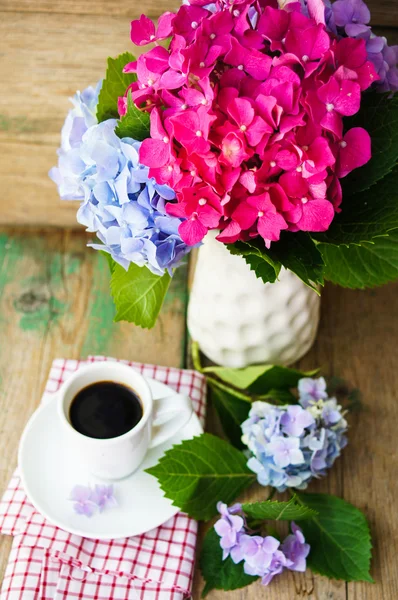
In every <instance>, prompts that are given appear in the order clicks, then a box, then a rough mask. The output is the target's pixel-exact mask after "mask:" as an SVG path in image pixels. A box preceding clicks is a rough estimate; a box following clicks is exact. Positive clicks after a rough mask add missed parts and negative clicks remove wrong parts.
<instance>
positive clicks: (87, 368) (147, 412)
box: [57, 361, 153, 446]
mask: <svg viewBox="0 0 398 600" xmlns="http://www.w3.org/2000/svg"><path fill="white" fill-rule="evenodd" d="M105 365H106V366H105ZM112 367H116V368H118V369H120V368H121V369H122V370H125V371H126V372H127V369H129V371H130V373H129V374H131V373H132V374H133V377H137V378H139V379H140V380H141V382H142V384H143V385H144V387H145V388H146V392H147V400H149V402H148V406H147V405H145V406H142V408H143V415H142V417H141V419H140V421H139V422H138V423H137V425H135V426H134V427H133V428H132V429H130V430H129V431H126V433H123V434H122V435H118V436H116V437H112V438H92V437H90V436H88V435H84V433H80V432H79V431H77V430H76V429H75V428H74V427H73V426H72V424H71V423H70V422H69V420H68V418H67V416H66V414H65V410H64V398H65V392H66V390H67V389H68V387H69V386H70V385H71V384H73V383H74V382H75V381H76V379H78V378H79V377H80V376H82V375H84V374H85V373H86V372H88V373H90V372H91V371H93V370H97V369H98V370H99V371H103V370H104V368H105V369H108V368H112ZM110 381H114V382H115V383H120V382H118V381H117V379H113V378H110ZM92 383H95V382H92ZM122 383H123V385H126V384H125V383H124V382H122ZM88 385H92V384H88ZM84 387H87V386H83V387H82V388H81V389H84ZM131 387H133V386H131ZM133 389H134V388H133ZM139 397H140V399H141V396H139ZM57 402H58V416H59V417H60V420H61V422H62V423H63V424H64V426H66V428H67V429H68V431H70V432H72V433H73V435H75V437H76V438H78V439H80V440H82V439H83V440H84V441H85V443H92V444H93V445H94V444H95V445H102V446H105V445H106V446H112V445H114V444H117V443H119V442H121V441H125V440H127V439H129V438H130V437H133V436H134V435H136V434H137V433H139V432H140V431H141V430H142V429H143V428H144V427H145V425H146V424H147V422H148V420H149V418H150V416H151V414H152V408H153V398H152V392H151V389H150V387H149V383H148V381H147V380H146V378H145V377H144V376H143V375H141V373H139V372H138V371H137V370H136V369H134V367H131V366H130V365H126V364H123V363H120V362H117V361H103V362H97V363H95V362H94V363H91V364H88V365H84V366H81V367H79V368H78V369H77V371H76V372H75V373H73V375H71V376H70V377H68V379H67V380H66V381H64V382H63V384H62V385H61V387H60V388H59V390H58V391H57Z"/></svg>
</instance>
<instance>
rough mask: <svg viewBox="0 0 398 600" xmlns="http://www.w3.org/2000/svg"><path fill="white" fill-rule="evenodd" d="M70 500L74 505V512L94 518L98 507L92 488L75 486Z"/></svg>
mask: <svg viewBox="0 0 398 600" xmlns="http://www.w3.org/2000/svg"><path fill="white" fill-rule="evenodd" d="M70 500H72V502H73V503H74V504H73V510H74V511H75V512H76V513H77V514H78V515H85V516H86V517H92V516H93V514H94V513H95V511H96V510H97V505H96V503H95V502H94V500H93V494H92V490H91V488H90V487H87V486H84V485H75V487H74V488H73V490H72V492H71V496H70Z"/></svg>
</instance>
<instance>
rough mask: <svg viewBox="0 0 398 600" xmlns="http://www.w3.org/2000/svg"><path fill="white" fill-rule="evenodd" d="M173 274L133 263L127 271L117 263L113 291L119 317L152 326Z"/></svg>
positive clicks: (119, 319) (112, 285) (112, 280)
mask: <svg viewBox="0 0 398 600" xmlns="http://www.w3.org/2000/svg"><path fill="white" fill-rule="evenodd" d="M170 281H171V277H170V275H169V274H168V273H165V274H164V275H163V277H161V276H159V275H154V273H152V272H151V271H150V270H149V269H148V268H147V267H138V266H137V265H135V264H133V263H131V264H130V267H129V270H128V271H126V270H125V269H123V267H121V266H120V265H115V267H114V271H113V273H112V279H111V292H112V296H113V300H114V302H115V306H116V316H115V321H128V322H129V323H135V325H139V326H140V327H144V328H148V329H150V328H151V327H153V326H154V325H155V323H156V319H157V317H158V314H159V312H160V309H161V307H162V304H163V300H164V297H165V295H166V292H167V289H168V287H169V285H170Z"/></svg>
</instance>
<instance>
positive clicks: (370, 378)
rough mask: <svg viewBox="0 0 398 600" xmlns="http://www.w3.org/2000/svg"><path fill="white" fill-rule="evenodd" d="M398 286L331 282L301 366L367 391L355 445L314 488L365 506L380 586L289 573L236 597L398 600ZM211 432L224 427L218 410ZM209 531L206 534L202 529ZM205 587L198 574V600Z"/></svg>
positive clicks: (352, 435) (255, 495)
mask: <svg viewBox="0 0 398 600" xmlns="http://www.w3.org/2000/svg"><path fill="white" fill-rule="evenodd" d="M397 292H398V283H396V284H391V285H389V286H386V287H383V288H380V289H377V290H368V291H364V292H362V291H350V290H344V289H341V288H337V287H334V286H331V285H328V286H326V289H325V290H324V292H323V297H322V316H321V326H320V331H319V335H318V337H317V340H316V342H315V345H314V347H313V348H312V349H311V351H310V352H309V353H308V354H307V356H305V357H304V358H303V359H302V360H301V361H300V363H299V366H300V367H302V368H308V369H309V368H313V367H316V366H321V367H322V370H323V371H324V372H325V373H327V374H329V375H335V376H339V377H343V378H345V379H346V380H347V381H349V382H350V383H351V384H352V385H353V386H356V387H359V388H360V389H361V391H362V393H363V409H362V411H361V412H360V413H359V414H357V413H356V414H353V415H351V417H350V419H349V421H350V432H349V442H350V443H349V445H348V447H347V448H346V450H345V451H344V454H343V456H342V457H341V458H340V459H339V460H338V461H337V463H336V465H335V467H334V469H333V470H332V471H331V473H330V475H329V477H328V478H326V479H324V480H322V481H317V482H314V483H312V484H311V486H310V488H309V491H313V492H316V491H322V492H328V493H332V494H336V495H338V496H342V497H344V498H345V499H346V500H348V501H349V502H352V503H353V504H355V505H356V506H358V507H359V508H360V509H362V510H363V511H365V513H366V514H367V517H368V519H369V521H370V526H371V530H372V534H373V538H374V544H375V548H374V553H373V554H374V558H373V564H372V575H373V577H374V579H375V581H376V583H375V584H374V585H371V584H362V583H355V584H354V583H352V584H349V585H346V584H345V583H344V582H332V581H328V580H327V579H326V578H324V577H320V576H314V575H313V574H311V573H310V572H308V573H307V574H306V575H299V574H294V575H293V574H286V575H283V576H281V577H280V578H278V579H275V580H274V581H273V582H272V585H270V586H269V588H267V590H263V589H262V588H261V586H260V584H257V583H256V584H253V585H252V586H250V587H249V588H246V589H243V590H237V591H235V592H228V600H254V598H258V597H262V596H264V597H267V598H269V599H270V600H299V598H308V599H309V600H325V599H326V598H329V599H333V600H380V599H381V598H383V600H395V598H397V597H398V574H397V573H396V570H394V567H393V565H395V562H396V553H397V549H398V519H397V516H396V510H395V498H396V497H397V494H398V482H397V478H396V472H397V469H398V454H397V450H396V423H397V420H398V404H397V402H396V389H397V386H398V370H397V358H396V352H395V345H396V339H397V337H398V322H397V319H396V318H395V315H396V312H397V309H398V299H397ZM208 430H210V431H213V432H219V431H220V429H219V425H218V424H217V419H216V417H215V415H214V412H213V411H210V412H209V418H208ZM265 497H266V490H261V489H260V488H258V487H257V488H255V489H253V490H250V491H249V492H248V493H247V494H246V498H250V499H252V500H255V499H260V498H262V499H264V498H265ZM202 534H203V531H202ZM202 587H203V582H202V581H201V577H200V574H199V573H197V576H196V579H195V588H194V589H195V592H194V598H195V599H199V597H200V591H201V589H202ZM207 598H208V599H209V600H222V598H225V595H224V593H223V592H218V591H213V592H211V593H210V594H209V595H208V596H207Z"/></svg>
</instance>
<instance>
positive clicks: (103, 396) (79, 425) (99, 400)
mask: <svg viewBox="0 0 398 600" xmlns="http://www.w3.org/2000/svg"><path fill="white" fill-rule="evenodd" d="M141 418H142V406H141V402H140V399H139V397H138V396H137V394H136V393H135V392H134V391H133V390H132V389H131V388H129V387H127V386H125V385H122V384H120V383H114V382H112V381H99V382H98V383H93V384H91V385H88V386H87V387H85V388H84V389H82V390H80V392H79V393H78V394H77V395H76V396H75V397H74V399H73V400H72V403H71V405H70V409H69V419H70V422H71V424H72V427H73V428H74V429H76V431H78V432H79V433H82V434H83V435H87V436H88V437H91V438H98V439H102V440H104V439H108V438H114V437H118V436H119V435H123V434H124V433H127V432H128V431H130V429H133V427H135V426H136V425H137V423H138V422H139V421H140V420H141Z"/></svg>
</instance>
